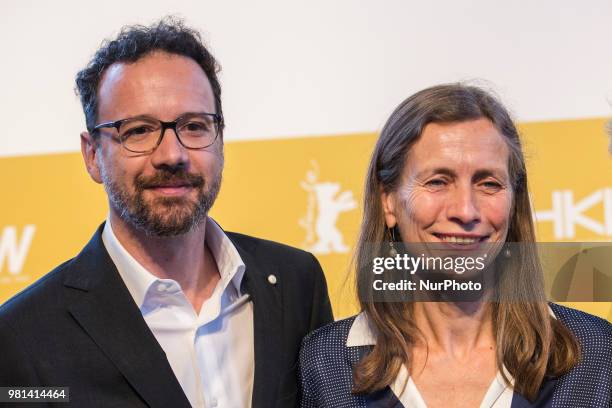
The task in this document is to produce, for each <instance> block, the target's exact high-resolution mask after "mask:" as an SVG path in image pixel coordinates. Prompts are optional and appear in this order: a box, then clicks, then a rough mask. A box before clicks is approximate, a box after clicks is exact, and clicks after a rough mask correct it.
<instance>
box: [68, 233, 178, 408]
mask: <svg viewBox="0 0 612 408" xmlns="http://www.w3.org/2000/svg"><path fill="white" fill-rule="evenodd" d="M101 231H102V227H100V229H99V230H98V231H97V233H96V234H95V235H94V237H93V238H92V239H91V241H90V242H89V244H87V246H86V247H85V249H83V251H82V252H81V254H79V256H78V257H77V258H76V259H75V260H74V261H73V264H72V265H71V270H70V273H69V274H68V276H67V278H66V281H65V286H66V287H67V288H69V289H68V290H71V291H72V292H74V293H72V294H71V298H72V299H73V301H72V302H71V303H70V304H69V307H68V309H69V312H70V314H71V315H72V316H73V317H74V319H75V320H76V321H77V322H78V323H79V325H80V326H81V327H82V328H83V330H85V332H87V334H88V335H89V336H90V337H91V338H92V340H93V341H94V342H95V343H96V344H97V345H98V347H99V348H100V349H101V350H102V352H103V353H104V354H105V355H106V356H107V357H108V358H109V359H110V360H111V361H112V362H113V363H114V364H115V366H116V367H117V369H118V370H119V371H120V372H121V374H123V376H124V377H125V378H126V380H127V381H128V382H129V383H130V385H131V386H132V387H133V388H134V390H136V392H137V393H138V394H139V395H140V397H141V398H142V399H143V400H144V401H146V403H147V404H148V405H149V406H151V407H168V406H172V407H183V406H184V407H188V406H190V405H189V402H188V400H187V397H186V396H185V394H184V393H183V390H182V388H181V386H180V384H179V383H178V380H177V379H176V377H175V375H174V373H173V371H172V368H171V367H170V365H169V363H168V360H167V359H166V355H165V353H164V351H163V349H162V348H161V346H160V345H159V343H158V342H157V340H156V339H155V337H154V336H153V333H151V331H150V330H149V327H148V326H147V324H146V322H145V321H144V319H143V318H142V315H141V313H140V310H139V309H138V307H137V306H136V304H135V303H134V300H133V299H132V297H131V295H130V293H129V291H128V290H127V288H126V286H125V284H124V283H123V281H122V279H121V277H120V276H119V273H118V272H117V269H116V267H115V265H114V264H113V262H112V260H111V259H110V256H109V255H108V253H107V252H106V250H105V248H104V244H103V243H102V237H101Z"/></svg>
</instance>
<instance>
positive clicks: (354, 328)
mask: <svg viewBox="0 0 612 408" xmlns="http://www.w3.org/2000/svg"><path fill="white" fill-rule="evenodd" d="M375 344H376V335H375V333H374V329H373V328H372V326H371V325H370V321H369V319H368V316H367V315H366V314H365V312H361V313H359V314H358V315H357V317H355V320H353V324H352V325H351V330H350V331H349V334H348V337H347V339H346V347H359V346H373V345H375Z"/></svg>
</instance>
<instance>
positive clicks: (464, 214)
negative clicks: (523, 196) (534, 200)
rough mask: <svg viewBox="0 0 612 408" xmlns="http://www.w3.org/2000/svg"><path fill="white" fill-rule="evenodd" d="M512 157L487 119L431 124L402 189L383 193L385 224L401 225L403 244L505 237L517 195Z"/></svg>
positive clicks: (456, 242) (409, 158) (411, 156)
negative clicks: (510, 167)
mask: <svg viewBox="0 0 612 408" xmlns="http://www.w3.org/2000/svg"><path fill="white" fill-rule="evenodd" d="M508 155H509V149H508V146H507V145H506V142H505V141H504V137H503V136H502V135H501V134H500V132H499V131H498V130H497V129H496V128H495V126H494V125H493V124H492V123H491V121H489V120H488V119H477V120H471V121H466V122H456V123H445V124H438V123H431V124H428V125H427V126H426V127H425V129H424V130H423V133H422V134H421V137H420V139H419V140H418V141H417V142H416V143H415V144H414V145H413V146H412V148H411V149H410V151H409V153H408V155H407V157H406V163H405V166H404V170H403V173H402V176H401V177H402V178H401V182H400V185H399V187H398V188H397V190H396V191H394V192H391V193H388V194H387V193H382V203H383V208H384V211H385V220H386V223H387V226H388V227H394V226H396V225H397V226H398V227H399V230H400V233H401V235H402V239H403V241H404V242H412V243H416V242H427V243H430V242H434V243H435V242H441V243H447V244H449V245H452V246H466V247H467V246H470V245H471V246H473V245H478V243H479V242H481V243H482V242H503V241H505V239H506V235H507V232H508V223H509V220H510V210H511V208H512V199H513V192H512V188H511V183H510V176H509V174H508Z"/></svg>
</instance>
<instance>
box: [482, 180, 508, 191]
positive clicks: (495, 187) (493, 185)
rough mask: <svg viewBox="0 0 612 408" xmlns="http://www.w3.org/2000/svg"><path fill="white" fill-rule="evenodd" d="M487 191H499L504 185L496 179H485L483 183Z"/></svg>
mask: <svg viewBox="0 0 612 408" xmlns="http://www.w3.org/2000/svg"><path fill="white" fill-rule="evenodd" d="M481 185H482V187H484V189H485V190H487V191H499V190H501V189H502V187H503V186H502V185H501V184H500V183H498V182H496V181H485V182H484V183H482V184H481Z"/></svg>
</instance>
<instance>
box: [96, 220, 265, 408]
mask: <svg viewBox="0 0 612 408" xmlns="http://www.w3.org/2000/svg"><path fill="white" fill-rule="evenodd" d="M102 240H103V242H104V246H105V247H106V250H107V251H108V253H109V255H110V257H111V259H112V260H113V262H114V263H115V266H116V267H117V270H118V271H119V274H120V275H121V278H122V279H123V281H124V282H125V285H126V286H127V288H128V290H129V292H130V294H131V295H132V297H133V298H134V301H135V302H136V305H137V306H138V307H139V308H140V312H141V313H142V316H143V318H144V320H145V322H146V323H147V325H148V326H149V328H150V329H151V331H152V332H153V335H154V336H155V338H156V339H157V341H158V342H159V344H160V345H161V347H162V349H163V350H164V351H165V353H166V357H167V358H168V362H169V363H170V367H172V371H174V374H175V375H176V378H177V379H178V382H179V383H180V385H181V387H182V388H183V391H184V392H185V395H186V396H187V398H188V399H189V402H190V403H191V405H192V406H194V407H198V408H199V407H202V408H214V407H220V408H234V407H235V408H242V407H250V406H251V396H252V393H253V372H254V349H253V339H254V334H253V303H252V302H251V301H250V299H249V296H248V295H247V294H244V295H242V294H241V291H240V283H241V282H242V278H243V276H244V273H245V265H244V262H243V261H242V259H241V258H240V255H239V254H238V251H237V250H236V247H234V245H233V244H232V242H231V241H230V240H229V238H228V237H227V235H225V233H224V232H223V230H222V229H221V228H220V227H219V226H218V225H217V224H216V222H215V221H214V220H212V219H211V218H208V219H207V222H206V244H207V245H208V247H209V248H210V251H211V252H212V254H213V256H214V258H215V261H216V263H217V267H218V269H219V274H220V275H221V279H220V280H219V282H218V283H217V286H216V287H215V289H214V291H213V294H212V295H211V297H210V298H209V299H207V300H206V301H205V302H204V304H203V305H202V308H201V309H200V310H199V311H195V310H194V309H193V306H192V305H191V303H189V301H188V300H187V298H186V297H185V294H184V293H183V291H182V290H181V287H180V285H179V284H178V282H176V281H175V280H173V279H159V278H157V277H155V276H154V275H153V274H151V273H150V272H149V271H147V270H146V269H145V268H144V267H143V266H142V265H140V264H139V263H138V262H137V261H136V260H135V259H134V258H133V257H132V256H131V255H130V254H129V253H128V252H127V250H126V249H125V248H124V247H123V246H122V245H121V243H120V242H119V240H118V239H117V237H116V236H115V234H114V233H113V230H112V226H111V223H110V219H108V220H107V222H106V225H105V226H104V231H103V232H102ZM202 251H204V243H202ZM109 301H110V302H112V299H109Z"/></svg>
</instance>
